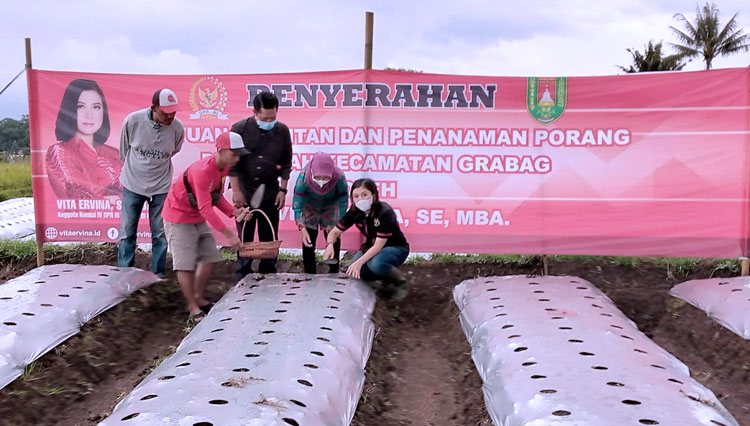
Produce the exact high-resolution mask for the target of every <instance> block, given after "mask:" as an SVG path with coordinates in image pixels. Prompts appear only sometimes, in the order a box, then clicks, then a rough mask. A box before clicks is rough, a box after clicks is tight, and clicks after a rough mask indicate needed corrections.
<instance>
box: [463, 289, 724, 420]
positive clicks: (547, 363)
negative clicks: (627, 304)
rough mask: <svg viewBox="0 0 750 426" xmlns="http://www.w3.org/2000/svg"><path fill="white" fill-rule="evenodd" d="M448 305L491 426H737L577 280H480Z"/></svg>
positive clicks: (679, 366) (670, 359)
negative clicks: (455, 313)
mask: <svg viewBox="0 0 750 426" xmlns="http://www.w3.org/2000/svg"><path fill="white" fill-rule="evenodd" d="M453 295H454V299H455V302H456V304H457V305H458V307H459V309H460V310H461V314H460V318H461V325H462V327H463V329H464V332H465V333H466V336H467V337H468V339H469V342H470V343H471V347H472V358H473V359H474V363H475V364H476V366H477V369H478V370H479V373H480V376H481V377H482V380H483V382H484V387H483V388H484V389H483V390H484V395H485V402H486V404H487V409H488V412H489V413H490V416H491V417H492V420H493V421H494V422H495V424H496V425H503V426H514V425H534V426H541V425H596V426H605V425H612V426H621V425H670V426H671V425H681V426H688V425H712V426H716V425H725V426H728V425H733V426H737V425H738V423H737V422H736V421H735V420H734V418H732V416H731V415H730V414H729V413H728V412H727V411H726V409H724V407H723V406H722V405H721V403H720V402H719V401H718V400H717V399H716V397H715V396H714V394H713V393H712V392H711V391H710V390H708V389H706V388H705V387H703V386H702V385H701V384H700V383H698V382H696V381H695V380H693V379H692V378H691V377H690V374H689V371H688V369H687V367H686V366H685V365H684V364H683V363H682V362H680V361H679V360H678V359H676V358H675V357H674V356H672V355H671V354H669V353H668V352H667V351H665V350H664V349H662V348H661V347H659V346H658V345H656V344H655V343H654V342H653V341H651V340H650V339H649V338H648V337H646V336H645V335H644V334H643V333H641V332H640V331H638V328H637V326H636V325H635V324H634V323H633V322H632V321H630V320H629V319H628V318H627V317H626V316H625V315H624V314H623V313H622V312H620V311H619V310H618V309H617V307H616V306H615V305H614V304H613V303H612V301H610V300H609V298H608V297H607V296H605V295H604V294H603V293H602V292H601V291H599V290H598V289H597V288H596V287H595V286H593V285H592V284H591V283H589V282H587V281H585V280H583V279H580V278H576V277H564V276H563V277H552V276H547V277H533V278H530V277H526V276H508V277H490V278H478V279H475V280H469V281H464V282H463V283H461V284H459V285H458V286H456V288H455V289H454V291H453Z"/></svg>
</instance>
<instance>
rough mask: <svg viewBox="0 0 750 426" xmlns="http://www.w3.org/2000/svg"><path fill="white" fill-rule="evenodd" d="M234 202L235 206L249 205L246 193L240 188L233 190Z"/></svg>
mask: <svg viewBox="0 0 750 426" xmlns="http://www.w3.org/2000/svg"><path fill="white" fill-rule="evenodd" d="M232 203H233V204H234V206H235V207H245V206H246V205H247V200H246V199H245V194H243V193H242V191H240V190H237V191H232Z"/></svg>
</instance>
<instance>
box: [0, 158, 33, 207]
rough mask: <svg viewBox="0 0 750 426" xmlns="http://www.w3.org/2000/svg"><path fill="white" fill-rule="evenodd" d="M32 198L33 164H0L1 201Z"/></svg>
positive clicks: (26, 162)
mask: <svg viewBox="0 0 750 426" xmlns="http://www.w3.org/2000/svg"><path fill="white" fill-rule="evenodd" d="M18 197H31V162H30V161H29V160H26V161H19V162H13V163H5V162H0V201H5V200H10V199H11V198H18Z"/></svg>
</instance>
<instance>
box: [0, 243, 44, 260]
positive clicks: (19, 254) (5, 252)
mask: <svg viewBox="0 0 750 426" xmlns="http://www.w3.org/2000/svg"><path fill="white" fill-rule="evenodd" d="M34 256H36V242H35V241H33V240H29V241H18V240H0V257H10V258H12V259H15V260H26V259H30V258H32V257H34Z"/></svg>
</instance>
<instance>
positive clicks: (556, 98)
mask: <svg viewBox="0 0 750 426" xmlns="http://www.w3.org/2000/svg"><path fill="white" fill-rule="evenodd" d="M567 98H568V79H567V78H566V77H557V78H555V77H528V78H527V79H526V109H527V110H529V114H531V116H532V117H534V119H536V121H538V122H540V123H542V124H549V123H552V122H554V121H555V120H557V119H558V118H560V116H562V113H563V111H565V104H566V102H567Z"/></svg>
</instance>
